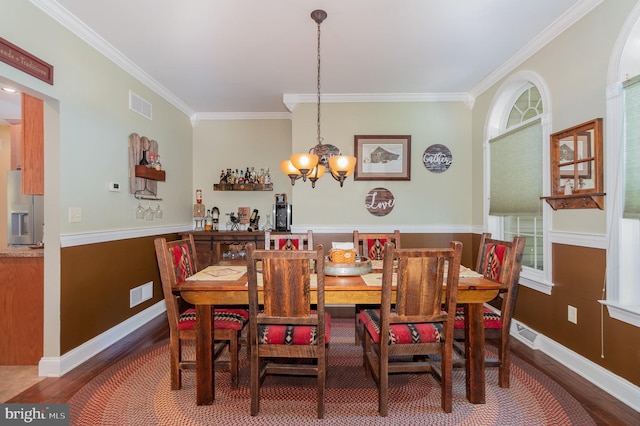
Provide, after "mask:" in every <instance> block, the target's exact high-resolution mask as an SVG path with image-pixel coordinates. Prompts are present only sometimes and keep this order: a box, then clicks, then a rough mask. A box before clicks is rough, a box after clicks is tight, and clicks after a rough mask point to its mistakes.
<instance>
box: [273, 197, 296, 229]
mask: <svg viewBox="0 0 640 426" xmlns="http://www.w3.org/2000/svg"><path fill="white" fill-rule="evenodd" d="M275 197H276V203H275V204H274V205H273V217H274V222H275V224H274V228H275V230H276V231H280V232H291V220H292V216H293V213H292V207H291V204H287V194H276V195H275Z"/></svg>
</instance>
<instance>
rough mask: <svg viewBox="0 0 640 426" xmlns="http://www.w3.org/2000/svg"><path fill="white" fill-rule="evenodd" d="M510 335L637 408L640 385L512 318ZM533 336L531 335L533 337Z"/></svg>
mask: <svg viewBox="0 0 640 426" xmlns="http://www.w3.org/2000/svg"><path fill="white" fill-rule="evenodd" d="M510 333H511V337H513V338H516V339H518V341H520V342H522V343H524V344H525V345H527V346H529V347H530V348H532V349H534V350H539V351H542V353H544V354H546V355H548V356H550V357H551V358H553V359H554V360H556V361H558V362H559V363H560V364H562V365H563V366H564V367H566V368H568V369H569V370H571V371H573V372H575V373H577V374H579V375H580V376H582V377H584V378H585V379H586V380H588V381H590V382H591V383H593V384H594V385H595V386H597V387H599V388H600V389H602V390H603V391H605V392H607V393H608V394H609V395H611V396H613V397H615V398H616V399H618V400H620V401H622V402H623V403H625V404H626V405H628V406H629V407H631V408H633V409H634V410H636V411H640V387H638V386H636V385H634V384H633V383H631V382H629V381H628V380H626V379H624V378H622V377H620V376H617V375H615V374H613V373H612V372H610V371H609V370H607V369H605V368H603V367H601V366H599V365H598V364H596V363H594V362H593V361H590V360H588V359H587V358H585V357H583V356H582V355H579V354H577V353H575V352H573V351H572V350H570V349H568V348H566V347H565V346H562V345H561V344H559V343H558V342H556V341H554V340H551V339H550V338H548V337H546V336H545V335H543V334H540V333H538V332H537V331H535V330H533V329H531V328H530V327H528V326H527V325H525V324H523V323H521V322H519V321H517V320H515V319H513V320H512V321H511V330H510ZM533 336H534V337H533ZM532 337H533V339H532Z"/></svg>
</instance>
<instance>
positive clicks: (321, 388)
mask: <svg viewBox="0 0 640 426" xmlns="http://www.w3.org/2000/svg"><path fill="white" fill-rule="evenodd" d="M324 351H325V355H324V356H320V357H318V395H317V398H318V418H319V419H323V418H324V393H325V387H326V374H327V352H328V350H327V347H326V346H325V349H324Z"/></svg>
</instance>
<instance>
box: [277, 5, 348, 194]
mask: <svg viewBox="0 0 640 426" xmlns="http://www.w3.org/2000/svg"><path fill="white" fill-rule="evenodd" d="M311 18H312V19H313V20H314V21H315V22H316V23H317V24H318V80H317V83H318V84H317V89H318V115H317V122H316V123H317V132H318V136H317V141H318V144H317V145H316V146H314V147H313V148H311V149H310V150H309V152H308V153H303V154H293V155H291V157H289V159H288V160H284V161H281V162H280V169H281V170H282V172H283V173H284V174H285V175H287V176H289V178H290V179H291V185H295V183H296V180H298V179H300V178H302V181H303V182H306V180H307V178H308V179H309V180H310V181H311V187H312V188H315V187H316V181H317V180H318V179H320V178H321V177H322V176H323V175H324V173H325V171H326V169H327V167H329V172H330V173H331V176H333V178H334V179H335V180H337V181H338V182H340V187H342V184H343V183H344V180H345V179H346V178H347V177H349V176H351V174H353V171H354V169H355V165H356V157H351V156H347V155H342V154H341V153H340V149H338V147H336V146H334V145H329V144H323V143H322V141H323V139H322V137H321V136H320V24H321V23H322V21H324V20H325V19H326V18H327V12H325V11H324V10H314V11H313V12H311Z"/></svg>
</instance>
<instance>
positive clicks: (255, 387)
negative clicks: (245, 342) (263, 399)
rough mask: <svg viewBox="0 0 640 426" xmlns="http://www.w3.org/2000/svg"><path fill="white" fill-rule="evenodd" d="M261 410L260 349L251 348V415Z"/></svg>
mask: <svg viewBox="0 0 640 426" xmlns="http://www.w3.org/2000/svg"><path fill="white" fill-rule="evenodd" d="M259 412H260V359H259V357H258V349H257V348H251V415H252V416H257V415H258V413H259Z"/></svg>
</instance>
